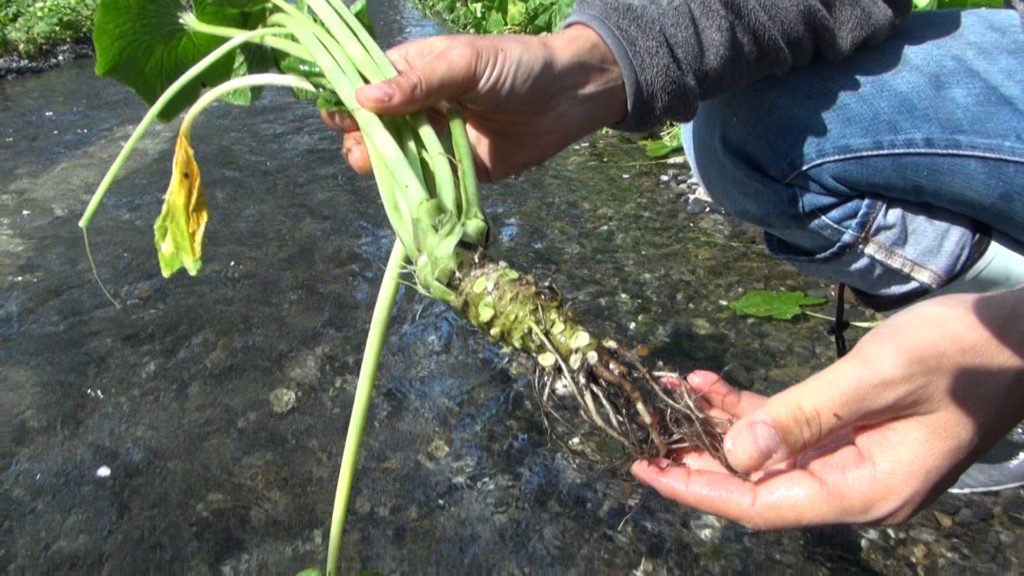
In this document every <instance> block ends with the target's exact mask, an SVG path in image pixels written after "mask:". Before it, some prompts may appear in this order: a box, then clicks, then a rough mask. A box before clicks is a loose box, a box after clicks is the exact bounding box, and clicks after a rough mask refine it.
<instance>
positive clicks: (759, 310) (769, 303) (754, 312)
mask: <svg viewBox="0 0 1024 576" xmlns="http://www.w3.org/2000/svg"><path fill="white" fill-rule="evenodd" d="M825 302H828V300H826V299H825V298H816V297H813V296H807V295H805V294H804V293H803V292H799V291H798V292H769V291H766V290H755V291H753V292H748V293H747V294H745V295H744V296H743V297H742V298H740V299H739V300H733V301H732V302H729V307H730V308H732V309H733V310H735V311H736V312H737V313H738V314H744V315H747V316H759V317H771V318H775V319H778V320H789V319H791V318H793V317H794V316H796V315H798V314H800V313H801V312H803V309H802V307H803V306H818V305H821V304H824V303H825Z"/></svg>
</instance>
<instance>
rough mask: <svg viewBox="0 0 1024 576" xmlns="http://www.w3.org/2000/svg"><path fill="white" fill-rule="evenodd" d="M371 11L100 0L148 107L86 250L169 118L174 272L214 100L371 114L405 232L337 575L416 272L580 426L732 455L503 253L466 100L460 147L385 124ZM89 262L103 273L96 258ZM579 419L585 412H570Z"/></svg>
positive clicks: (198, 242)
mask: <svg viewBox="0 0 1024 576" xmlns="http://www.w3.org/2000/svg"><path fill="white" fill-rule="evenodd" d="M364 7H365V5H364V4H359V5H357V6H354V7H353V9H352V10H350V9H348V8H346V7H345V5H344V4H342V3H341V2H340V0H308V2H304V1H300V2H297V3H296V4H295V5H292V4H290V3H288V2H286V1H284V0H269V1H266V0H194V1H192V2H189V3H186V4H182V2H180V0H102V1H101V2H100V5H99V8H98V11H97V17H96V27H95V35H94V40H95V46H96V54H97V60H96V72H97V73H98V74H99V75H101V76H110V77H113V78H115V79H116V80H118V81H120V82H122V83H124V84H126V85H128V86H129V87H131V88H132V89H133V90H134V91H135V92H137V93H138V94H139V95H140V96H142V97H143V98H144V99H145V100H146V101H147V102H148V103H149V104H150V109H149V111H148V113H147V114H146V116H145V117H144V118H143V120H142V122H141V123H140V124H139V126H138V127H137V129H136V130H135V132H134V134H133V135H132V137H131V138H130V139H129V141H128V142H127V143H126V144H125V146H124V148H123V149H122V151H121V153H120V154H119V155H118V157H117V159H116V160H115V161H114V163H113V165H112V166H111V168H110V170H109V171H108V172H107V174H106V175H105V177H104V178H103V180H102V182H101V183H100V185H99V186H98V188H97V190H96V193H95V195H94V196H93V198H92V200H91V201H90V203H89V206H88V208H87V209H86V212H85V214H84V215H83V216H82V218H81V220H80V222H79V226H80V227H81V228H82V231H83V235H85V241H86V246H87V247H88V236H87V235H86V230H87V229H88V226H89V222H90V221H91V219H92V217H93V215H94V214H95V212H96V210H97V208H98V206H99V204H100V202H101V201H102V199H103V197H104V195H105V193H106V191H107V190H108V189H109V187H110V185H111V184H112V182H113V181H114V178H115V177H116V175H117V174H118V172H119V171H120V170H121V168H122V167H123V166H124V163H125V161H126V160H127V158H128V156H129V155H130V153H131V151H132V149H133V148H134V147H135V146H136V144H137V143H138V141H139V139H140V138H141V137H142V135H143V133H144V132H145V131H146V129H147V128H148V127H149V126H150V125H151V124H152V123H153V122H154V121H155V120H157V119H161V120H169V119H172V118H174V117H176V116H177V115H178V114H179V113H180V112H182V111H183V110H185V109H186V108H188V112H187V113H186V115H185V118H184V119H183V121H182V123H181V127H180V130H179V134H178V141H177V145H176V147H175V155H174V161H173V166H172V176H171V181H170V184H169V186H168V188H167V192H166V195H165V199H164V207H163V210H162V211H161V213H160V216H159V217H158V218H157V221H156V223H155V225H154V233H155V240H154V243H155V246H156V250H157V256H158V260H159V262H160V269H161V272H162V273H163V275H164V276H170V275H171V274H174V273H175V272H176V271H177V270H180V269H182V268H184V269H185V270H186V271H187V272H188V273H189V274H193V275H194V274H196V273H198V272H199V270H200V269H201V268H202V242H203V237H204V232H205V228H206V225H207V222H208V218H209V207H208V203H207V201H206V199H205V196H204V194H203V190H202V185H201V184H202V181H201V177H200V170H199V165H198V163H197V162H196V159H195V155H194V152H193V150H192V146H191V133H192V129H193V125H194V122H195V120H196V119H197V118H198V116H199V114H200V113H201V112H202V111H203V110H204V109H206V108H207V107H208V106H209V105H210V104H212V103H213V102H215V101H217V100H219V99H226V100H228V101H230V102H233V103H240V104H248V103H251V102H252V101H254V100H255V99H256V98H257V97H258V96H259V92H258V89H259V87H262V86H283V87H287V88H290V89H292V90H294V91H295V92H296V95H297V96H299V97H300V98H301V99H304V100H313V99H315V100H316V101H317V103H318V105H320V106H328V107H335V106H341V107H343V108H344V109H345V110H347V112H348V113H349V114H350V115H351V116H352V117H353V119H354V120H355V121H356V122H357V123H358V124H359V126H360V129H361V131H362V132H363V135H364V138H365V141H366V145H367V148H368V151H369V154H370V159H371V163H372V166H373V170H374V176H375V179H376V183H377V187H378V190H379V192H380V198H381V203H382V205H383V208H384V211H385V213H386V214H387V217H388V220H389V222H390V224H391V226H392V228H393V229H394V232H395V234H396V236H397V240H396V242H395V245H394V247H393V249H392V252H391V256H390V258H389V261H388V264H387V268H386V270H385V273H384V278H383V280H382V285H381V289H380V293H379V295H378V299H377V303H376V305H375V307H374V313H373V317H372V319H371V323H370V328H369V334H368V336H367V344H366V348H365V351H364V355H363V364H362V368H361V370H360V374H359V381H358V383H357V390H356V398H355V404H354V406H353V412H352V416H351V420H350V424H349V432H348V436H347V438H346V443H345V448H344V452H343V455H342V464H341V472H340V474H339V482H338V489H337V493H336V498H335V510H334V513H333V517H332V527H331V537H330V545H329V552H328V562H327V571H328V573H331V574H333V573H335V572H336V570H337V564H338V559H339V555H340V542H341V535H342V527H343V524H344V517H345V514H346V510H347V505H348V499H349V495H350V492H351V487H352V478H353V475H354V470H355V466H356V456H357V453H358V447H359V443H360V439H361V435H362V432H363V428H364V426H365V422H366V414H367V410H368V406H369V399H370V396H371V394H372V390H373V382H374V379H375V377H376V371H377V366H378V363H379V360H380V353H381V350H382V348H383V344H384V340H385V336H386V332H387V324H388V320H389V317H390V312H391V309H392V307H393V306H394V303H395V298H396V295H397V293H398V287H399V284H400V282H402V281H403V279H407V280H408V282H410V283H411V284H413V285H414V286H415V287H416V288H417V289H418V290H419V291H420V292H422V293H423V294H425V295H427V296H429V297H430V298H433V299H436V300H439V301H441V302H444V303H445V304H447V305H449V306H451V307H452V308H453V309H455V310H457V311H458V312H459V313H460V314H461V315H462V316H463V317H464V318H466V320H467V321H469V322H470V323H472V324H473V325H475V326H476V327H478V328H479V329H480V330H481V331H482V332H483V333H484V334H485V335H486V336H487V337H488V338H490V339H491V340H492V341H494V342H496V343H498V344H500V345H501V346H503V347H505V348H507V349H509V350H517V351H520V352H523V353H525V354H528V355H529V356H530V357H532V358H533V359H534V360H535V361H536V365H537V377H536V390H537V394H538V396H539V398H540V399H541V401H542V403H543V404H544V405H545V406H546V407H548V408H549V409H551V410H553V412H551V414H554V415H555V416H556V417H557V420H558V421H559V422H562V423H567V425H568V428H569V429H570V430H572V433H573V435H574V436H576V435H578V434H579V429H580V428H583V427H585V426H586V424H585V422H590V423H592V424H593V426H594V427H596V428H597V429H598V430H600V431H601V432H603V433H604V434H606V435H607V436H608V437H610V438H613V439H614V440H615V441H617V442H618V443H619V444H621V445H622V446H623V447H624V448H625V449H626V453H627V455H628V456H629V457H653V456H664V455H666V454H667V453H669V452H670V451H673V450H679V449H684V448H689V447H694V446H697V447H700V448H704V449H708V450H710V451H711V452H712V453H714V454H716V455H718V456H719V457H720V458H721V433H720V430H719V427H718V424H719V423H717V422H714V421H712V420H710V419H708V418H706V417H705V416H704V415H703V414H702V413H701V411H700V410H699V409H698V407H697V405H696V402H695V399H694V398H692V397H691V395H690V393H689V391H688V390H687V389H686V388H685V387H679V386H662V385H661V382H660V378H659V376H660V375H657V374H654V373H652V372H651V371H649V370H648V369H647V368H645V367H644V366H643V364H642V363H641V362H640V360H639V358H637V356H635V355H634V354H633V353H631V352H630V351H629V350H627V349H626V348H625V347H622V346H619V345H618V344H616V343H615V342H614V341H612V340H611V339H604V338H599V337H597V336H596V335H594V334H592V333H591V332H590V331H589V330H587V329H586V328H585V326H584V325H583V323H582V322H580V321H579V320H578V319H577V318H575V317H574V316H573V314H572V313H571V312H570V311H569V309H568V308H567V306H566V305H565V301H564V299H563V297H562V295H561V294H560V293H559V292H558V290H557V289H555V288H553V287H551V286H549V285H546V284H540V283H538V282H537V281H536V280H535V279H534V278H533V277H532V276H531V275H529V274H525V273H521V272H519V271H517V270H515V269H514V268H512V267H511V266H509V265H508V264H507V263H505V262H500V261H495V260H494V259H492V258H491V257H490V255H489V254H488V252H487V239H488V236H489V228H488V221H487V219H486V217H485V215H484V213H483V211H482V209H481V206H480V203H479V198H478V189H477V178H476V174H475V169H474V164H473V157H472V151H471V149H470V144H469V139H468V135H467V132H466V126H465V120H464V119H463V117H462V115H461V113H460V112H459V110H458V109H455V108H453V109H451V110H450V111H449V113H448V128H449V131H450V133H451V142H450V147H448V146H446V145H445V144H444V143H442V140H441V139H440V138H439V137H438V134H437V133H436V132H435V130H434V128H433V127H432V125H431V124H430V123H429V122H428V121H427V118H426V115H425V114H423V113H418V114H413V115H410V116H407V117H400V118H380V117H377V116H375V115H374V114H372V113H370V112H368V111H366V110H364V109H362V108H360V107H359V106H358V105H357V104H356V101H355V90H356V88H357V87H358V86H360V85H362V84H365V83H368V82H377V81H380V80H383V79H385V78H387V77H390V76H392V75H394V74H395V70H394V68H393V67H392V65H391V63H390V61H389V60H388V59H387V57H386V56H385V54H384V53H383V51H382V50H381V49H380V48H379V46H378V45H377V44H376V42H375V41H374V39H373V38H372V35H371V30H372V27H371V26H370V24H369V23H368V21H367V19H366V18H365V12H364V10H363V8H364ZM271 68H276V69H278V70H279V71H278V72H268V70H270V69H271ZM203 87H210V88H209V89H207V90H206V91H205V92H203ZM452 159H454V163H453V161H452ZM453 164H454V165H453ZM89 259H90V262H91V263H92V265H93V271H94V273H95V271H96V268H95V263H94V262H93V261H92V256H91V253H90V254H89ZM97 278H98V276H97ZM101 285H102V283H101ZM108 296H109V293H108ZM554 410H558V411H554ZM573 414H580V415H582V416H583V418H584V420H583V421H581V420H577V421H572V418H571V416H572V415H573ZM723 461H724V460H723Z"/></svg>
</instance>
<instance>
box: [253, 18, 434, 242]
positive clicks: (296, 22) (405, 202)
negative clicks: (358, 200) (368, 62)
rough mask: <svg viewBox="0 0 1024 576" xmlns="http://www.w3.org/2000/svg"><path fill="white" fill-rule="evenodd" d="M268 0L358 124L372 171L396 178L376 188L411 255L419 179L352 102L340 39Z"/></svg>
mask: <svg viewBox="0 0 1024 576" xmlns="http://www.w3.org/2000/svg"><path fill="white" fill-rule="evenodd" d="M271 1H272V2H273V3H274V5H275V6H278V7H279V8H281V10H282V12H280V13H278V14H275V15H274V16H273V17H272V19H273V20H274V21H276V22H281V23H286V25H287V26H288V28H289V30H291V32H292V33H293V34H294V35H295V38H296V39H297V40H298V41H299V42H300V43H301V44H302V45H303V46H305V47H306V49H307V50H309V52H310V55H311V56H312V58H313V61H314V62H316V64H317V65H318V66H320V68H321V70H322V71H323V73H324V77H325V78H327V80H328V81H329V82H330V83H331V86H332V87H333V88H334V91H335V93H336V94H337V95H338V97H339V98H340V99H341V101H342V103H344V104H345V106H346V107H347V108H348V109H349V112H350V113H351V114H352V117H353V118H354V119H355V120H356V123H357V124H359V127H360V129H361V130H362V132H363V136H364V139H365V142H366V145H367V150H368V152H369V153H370V162H371V164H372V165H373V167H374V171H375V172H376V173H377V176H378V183H379V182H380V181H381V177H380V175H381V174H383V173H388V174H390V176H391V180H392V182H394V183H396V185H395V186H393V187H390V188H389V189H388V190H386V191H387V192H390V194H385V193H384V192H385V189H384V188H382V189H381V192H382V193H381V200H382V201H383V204H384V209H385V212H386V213H387V215H388V219H389V220H390V222H391V227H392V228H393V229H394V230H395V233H397V234H398V236H399V238H400V239H401V241H402V244H403V245H404V246H405V247H406V250H408V251H410V252H411V253H412V254H413V255H414V257H415V255H416V254H417V253H418V252H419V249H418V248H417V246H416V244H415V242H414V239H413V234H412V230H413V229H414V226H415V221H414V217H415V210H416V208H417V207H418V206H419V204H420V202H422V201H423V200H426V199H427V198H429V193H428V192H427V190H426V188H425V187H424V185H423V182H422V181H421V180H419V179H418V178H417V177H416V174H415V172H414V171H413V169H412V167H411V166H410V165H409V162H408V161H407V160H406V158H405V153H404V152H403V151H402V149H401V147H400V146H399V144H398V143H397V142H396V141H395V139H394V138H393V137H392V136H391V133H390V132H388V130H387V128H386V127H385V126H384V123H383V122H382V121H381V119H380V118H378V117H377V116H376V115H375V114H373V113H371V112H369V111H367V110H365V109H363V108H362V107H360V106H359V104H358V102H356V100H355V86H356V84H355V83H356V82H360V79H359V76H358V72H356V71H355V69H354V67H353V66H352V63H351V61H350V60H349V59H348V56H347V55H346V52H345V47H344V46H343V45H341V44H340V43H339V40H340V39H335V38H333V37H332V36H330V34H328V33H327V32H326V31H325V30H324V29H323V28H322V27H321V26H319V25H317V24H316V23H314V22H313V21H312V20H310V19H309V18H307V17H305V16H303V15H301V14H299V13H298V12H297V11H296V10H295V9H294V8H293V7H291V6H290V5H288V4H286V3H284V2H283V1H282V0H271ZM346 69H347V70H346Z"/></svg>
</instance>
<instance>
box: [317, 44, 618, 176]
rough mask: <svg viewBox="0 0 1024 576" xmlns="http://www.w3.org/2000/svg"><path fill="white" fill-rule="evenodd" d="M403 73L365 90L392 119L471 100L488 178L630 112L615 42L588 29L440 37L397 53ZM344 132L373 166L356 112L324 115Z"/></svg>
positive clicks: (360, 165) (351, 150)
mask: <svg viewBox="0 0 1024 576" xmlns="http://www.w3.org/2000/svg"><path fill="white" fill-rule="evenodd" d="M388 57H389V58H390V59H391V61H392V62H393V63H394V65H395V68H396V70H397V71H398V75H397V76H396V77H394V78H391V79H389V80H386V81H384V82H381V83H378V84H371V85H368V86H363V87H361V88H359V89H358V90H357V91H356V100H357V101H358V102H359V104H360V105H362V106H363V107H365V108H366V109H368V110H370V111H372V112H374V113H376V114H379V115H383V116H389V115H399V114H408V113H410V112H415V111H419V110H427V111H428V113H429V114H433V115H437V114H439V113H440V114H443V112H444V110H445V109H446V108H447V107H448V106H449V105H452V104H457V105H459V106H460V107H462V109H463V112H464V114H465V116H466V121H467V128H468V131H469V137H470V143H471V144H472V145H473V148H474V152H475V155H476V160H477V170H478V176H479V177H480V178H481V180H485V181H487V180H496V179H499V178H503V177H505V176H509V175H511V174H515V173H518V172H520V171H522V170H524V169H526V168H528V167H530V166H533V165H536V164H539V163H541V162H543V161H544V160H546V159H547V158H549V157H551V156H553V155H555V154H556V153H558V152H559V151H561V150H562V149H564V148H565V147H567V146H569V145H570V144H572V143H573V142H575V141H577V140H579V139H580V138H582V137H584V136H586V135H587V134H589V133H591V132H593V131H595V130H597V129H599V128H601V127H603V126H606V125H609V124H613V123H615V122H617V121H619V120H621V119H622V118H623V117H624V116H625V113H626V96H625V88H624V86H623V83H622V74H621V72H620V71H619V68H618V64H617V63H616V61H615V58H614V56H613V55H612V53H611V51H610V49H609V48H608V47H607V46H606V45H605V44H604V42H603V41H602V40H601V39H600V37H599V36H598V35H597V34H596V33H595V32H594V31H593V30H591V29H590V28H588V27H586V26H580V25H577V26H570V27H569V28H567V29H565V30H563V31H561V32H559V33H557V34H552V35H548V36H542V37H537V36H519V35H492V36H469V35H456V36H438V37H432V38H427V39H424V40H418V41H413V42H409V43H406V44H402V45H399V46H397V47H395V48H393V49H391V50H389V51H388ZM323 116H324V120H325V121H326V122H327V124H328V125H329V126H331V127H332V128H334V129H337V130H340V131H344V132H345V133H346V135H345V141H344V144H343V147H342V153H343V154H344V155H345V158H346V160H348V162H349V164H351V165H352V167H353V168H354V169H355V170H356V171H357V172H359V173H364V174H365V173H369V172H370V169H371V166H370V161H369V156H368V155H367V152H366V148H365V146H364V144H363V140H362V134H361V133H360V132H359V131H358V126H357V125H356V124H355V122H354V121H353V120H352V119H351V117H349V116H347V115H345V114H341V113H324V114H323Z"/></svg>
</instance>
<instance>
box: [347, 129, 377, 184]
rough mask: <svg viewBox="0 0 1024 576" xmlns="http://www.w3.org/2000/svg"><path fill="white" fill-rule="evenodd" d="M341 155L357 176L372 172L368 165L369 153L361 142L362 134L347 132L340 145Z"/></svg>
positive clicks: (371, 167)
mask: <svg viewBox="0 0 1024 576" xmlns="http://www.w3.org/2000/svg"><path fill="white" fill-rule="evenodd" d="M341 155H342V156H344V157H345V161H346V162H348V163H349V165H350V166H352V169H353V170H355V171H356V173H357V174H362V175H367V174H370V173H371V172H373V166H372V165H371V164H370V153H369V151H368V150H367V149H366V144H365V143H364V142H363V133H362V132H349V133H347V134H345V140H344V141H343V142H342V143H341Z"/></svg>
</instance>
